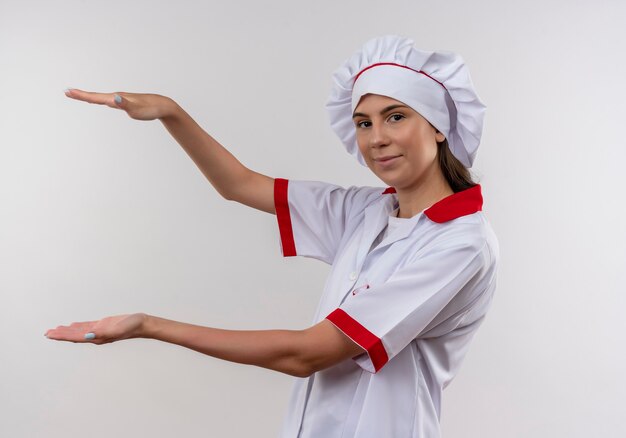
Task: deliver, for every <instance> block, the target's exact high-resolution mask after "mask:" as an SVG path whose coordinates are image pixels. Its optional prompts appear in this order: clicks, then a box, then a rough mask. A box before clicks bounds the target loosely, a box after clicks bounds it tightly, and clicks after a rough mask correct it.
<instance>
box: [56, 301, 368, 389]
mask: <svg viewBox="0 0 626 438" xmlns="http://www.w3.org/2000/svg"><path fill="white" fill-rule="evenodd" d="M91 334H93V335H91ZM46 336H47V337H48V338H49V339H55V340H60V341H70V342H88V343H93V344H106V343H110V342H115V341H119V340H122V339H131V338H151V339H157V340H159V341H164V342H169V343H172V344H177V345H181V346H183V347H186V348H190V349H192V350H195V351H198V352H200V353H203V354H207V355H209V356H213V357H216V358H219V359H224V360H228V361H231V362H238V363H243V364H248V365H256V366H260V367H263V368H268V369H271V370H275V371H280V372H282V373H286V374H290V375H292V376H298V377H306V376H309V375H311V374H312V373H314V372H316V371H319V370H322V369H324V368H328V367H330V366H332V365H334V364H336V363H339V362H341V361H343V360H345V359H348V358H351V357H354V356H357V355H359V354H361V353H363V352H364V350H363V349H362V348H361V347H360V346H358V345H357V344H356V343H354V342H353V341H352V340H350V338H348V337H347V336H346V335H345V334H344V333H343V332H341V331H340V330H339V329H337V328H336V327H335V326H334V325H333V324H332V323H331V322H330V321H328V320H323V321H322V322H320V323H318V324H316V325H314V326H313V327H310V328H308V329H306V330H222V329H217V328H211V327H201V326H197V325H192V324H186V323H182V322H176V321H171V320H167V319H163V318H158V317H154V316H150V315H146V314H143V313H137V314H132V315H121V316H114V317H109V318H104V319H102V320H100V321H92V322H81V323H73V324H71V325H70V326H60V327H57V328H56V329H53V330H48V332H46Z"/></svg>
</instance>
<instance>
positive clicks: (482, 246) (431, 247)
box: [424, 211, 500, 264]
mask: <svg viewBox="0 0 626 438" xmlns="http://www.w3.org/2000/svg"><path fill="white" fill-rule="evenodd" d="M424 220H425V221H426V222H427V225H426V227H427V230H425V232H426V234H427V235H428V243H427V245H426V247H425V248H424V249H427V252H430V251H436V252H439V251H445V252H449V251H460V252H465V253H467V254H468V255H472V254H474V255H477V254H478V253H481V254H483V256H484V257H485V261H486V262H488V263H489V264H495V263H496V262H497V260H498V259H499V252H500V251H499V243H498V239H497V237H496V234H495V233H494V231H493V229H492V227H491V224H490V223H489V221H488V220H487V217H486V216H485V214H484V213H483V212H482V211H477V212H475V213H472V214H468V215H464V216H460V217H458V218H456V219H453V220H450V221H447V222H444V223H436V222H432V221H430V220H428V218H424Z"/></svg>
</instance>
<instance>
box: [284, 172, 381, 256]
mask: <svg viewBox="0 0 626 438" xmlns="http://www.w3.org/2000/svg"><path fill="white" fill-rule="evenodd" d="M381 191H382V190H381V189H380V188H362V187H361V188H360V187H349V188H347V189H346V188H343V187H340V186H337V185H334V184H329V183H324V182H319V181H294V180H286V179H282V178H277V179H275V180H274V204H275V208H276V218H277V221H278V228H279V232H280V243H281V251H282V254H283V256H285V257H289V256H296V255H298V256H304V257H311V258H315V259H318V260H321V261H323V262H325V263H328V264H332V262H333V260H334V258H335V255H336V253H337V249H338V247H339V244H340V242H341V238H342V236H343V235H344V233H345V231H346V227H347V226H348V225H349V224H350V223H351V217H352V216H354V215H355V214H359V212H362V210H364V209H365V207H366V206H367V205H368V204H369V203H370V202H371V201H372V200H373V199H374V198H375V197H376V194H378V197H380V193H381Z"/></svg>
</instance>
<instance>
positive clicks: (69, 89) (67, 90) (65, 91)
mask: <svg viewBox="0 0 626 438" xmlns="http://www.w3.org/2000/svg"><path fill="white" fill-rule="evenodd" d="M70 91H72V89H71V88H66V89H65V90H63V92H64V93H65V94H67V93H69V92H70Z"/></svg>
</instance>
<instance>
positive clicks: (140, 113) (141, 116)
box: [65, 88, 174, 120]
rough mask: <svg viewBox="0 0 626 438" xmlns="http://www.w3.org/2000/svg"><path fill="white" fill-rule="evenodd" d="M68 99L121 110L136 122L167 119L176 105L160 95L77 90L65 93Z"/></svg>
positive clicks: (72, 89) (71, 89)
mask: <svg viewBox="0 0 626 438" xmlns="http://www.w3.org/2000/svg"><path fill="white" fill-rule="evenodd" d="M65 95H66V96H67V97H71V98H72V99H75V100H80V101H83V102H87V103H94V104H97V105H106V106H108V107H110V108H115V109H121V110H123V111H126V113H127V114H128V115H129V116H130V117H131V118H133V119H136V120H155V119H159V118H163V117H166V116H167V115H168V114H169V112H170V111H171V109H172V106H173V105H174V101H172V100H171V99H170V98H168V97H165V96H161V95H159V94H140V93H123V92H116V93H94V92H91V91H83V90H79V89H77V88H70V89H68V90H66V91H65Z"/></svg>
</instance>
